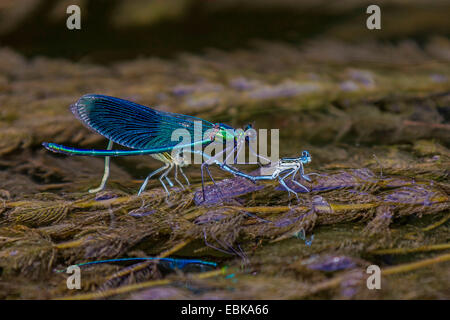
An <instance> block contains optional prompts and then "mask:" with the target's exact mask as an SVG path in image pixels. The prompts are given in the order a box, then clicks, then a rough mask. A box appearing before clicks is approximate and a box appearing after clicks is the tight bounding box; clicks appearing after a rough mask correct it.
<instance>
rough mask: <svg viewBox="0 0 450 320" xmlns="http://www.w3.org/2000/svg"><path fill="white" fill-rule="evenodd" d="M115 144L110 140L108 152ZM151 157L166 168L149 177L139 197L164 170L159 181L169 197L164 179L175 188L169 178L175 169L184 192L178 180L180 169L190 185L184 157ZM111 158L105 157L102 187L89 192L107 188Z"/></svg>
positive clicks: (152, 173) (165, 154)
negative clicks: (184, 169)
mask: <svg viewBox="0 0 450 320" xmlns="http://www.w3.org/2000/svg"><path fill="white" fill-rule="evenodd" d="M113 144H114V142H113V141H111V140H109V142H108V146H107V150H112V147H113ZM151 156H152V157H153V158H155V159H157V160H160V161H162V162H164V166H162V167H161V168H159V169H157V170H155V171H153V172H151V173H150V174H149V175H148V176H147V178H146V179H145V181H144V183H143V184H142V186H141V188H140V189H139V192H138V195H140V194H141V193H142V192H143V191H144V189H145V187H146V186H147V184H148V181H149V179H150V178H151V177H153V176H154V175H156V174H158V173H160V172H161V171H164V170H165V171H164V172H163V174H162V175H161V176H160V177H159V181H160V182H161V184H162V186H163V188H164V190H165V191H166V193H167V195H170V192H169V190H168V189H167V186H166V184H165V183H164V181H163V179H166V181H167V183H168V184H169V187H173V186H174V184H173V183H172V181H171V180H170V179H169V177H168V176H167V175H168V174H169V173H170V171H171V170H172V169H173V167H175V181H176V182H177V183H178V184H179V185H180V186H181V188H183V190H184V189H185V188H184V185H183V184H182V183H181V181H179V180H178V168H179V169H180V172H181V174H182V175H183V177H184V179H185V180H186V182H187V185H188V186H189V185H190V183H189V180H188V178H187V177H186V175H185V174H184V172H183V169H182V168H181V167H184V166H186V165H187V164H186V163H185V161H184V159H183V158H182V157H180V156H178V157H177V158H176V159H172V156H171V155H170V153H167V152H165V153H159V154H154V155H153V154H152V155H151ZM110 158H111V157H105V169H104V172H103V177H102V181H101V183H100V185H99V186H98V187H97V188H93V189H90V190H89V192H90V193H97V192H99V191H102V190H103V189H104V188H105V185H106V182H107V181H108V178H109V172H110V169H109V165H110Z"/></svg>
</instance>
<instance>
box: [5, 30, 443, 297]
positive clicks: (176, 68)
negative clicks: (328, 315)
mask: <svg viewBox="0 0 450 320" xmlns="http://www.w3.org/2000/svg"><path fill="white" fill-rule="evenodd" d="M449 56H450V43H449V42H448V40H447V39H443V38H432V39H429V40H428V41H426V42H425V43H424V44H423V46H420V47H419V46H418V45H417V44H416V43H414V42H412V41H406V42H400V43H398V44H396V45H394V44H381V43H376V42H368V43H365V44H364V43H363V44H358V45H356V44H354V45H350V44H345V43H341V42H335V41H329V40H324V39H322V40H316V41H312V42H310V43H307V44H305V45H303V46H301V47H295V46H289V45H285V44H278V43H259V44H256V45H255V48H254V49H251V50H250V49H249V50H238V51H231V52H222V51H217V50H209V51H207V52H205V53H204V54H202V55H190V54H183V55H180V56H179V57H178V58H176V59H173V60H162V59H156V58H149V59H139V60H134V61H126V62H121V63H114V64H112V65H110V66H100V65H90V64H86V63H72V62H68V61H65V60H57V59H48V58H35V59H32V60H26V59H24V58H23V57H22V56H20V55H18V54H17V53H15V52H13V51H11V50H9V49H7V48H1V49H0V298H1V299H16V298H30V299H38V298H40V299H54V298H67V299H102V298H114V299H117V298H125V299H128V298H132V299H180V298H195V299H213V298H214V299H216V298H218V299H300V298H302V299H303V298H308V299H315V298H331V299H346V298H360V299H387V298H394V299H409V298H411V299H412V298H433V299H436V298H445V299H449V298H450V292H449V288H450V284H449V279H450V277H449V270H450V268H449V267H450V262H449V260H450V251H449V247H450V246H449V218H450V210H449V207H450V201H449V200H450V199H449V191H450V184H449V181H448V175H449V168H450V150H449V147H450V145H449V142H450V123H449V117H450V109H449V105H450V93H449V89H450V86H449V77H450V65H449V62H450V58H449ZM85 93H102V94H108V95H112V96H117V97H121V98H124V99H129V100H134V101H136V102H139V103H141V104H144V105H149V106H155V107H157V108H159V109H162V110H167V111H173V112H179V113H185V114H189V115H195V116H199V117H202V118H204V119H207V120H209V121H212V122H219V121H220V122H223V123H227V124H229V125H232V126H234V127H236V128H239V127H243V126H245V125H246V124H247V123H249V122H250V123H252V124H253V126H254V127H255V128H257V129H258V128H279V129H280V155H281V156H298V155H299V154H300V153H301V151H302V150H308V151H309V152H310V153H311V155H312V159H313V161H312V163H311V164H310V165H308V166H307V167H306V168H305V170H306V173H311V172H314V173H317V174H319V175H312V176H311V179H312V182H311V183H309V182H306V181H301V182H302V183H304V185H305V186H307V187H308V188H309V189H311V192H309V193H305V192H301V190H298V191H299V198H300V201H297V199H295V197H292V196H291V197H289V195H288V193H287V192H286V191H285V190H283V189H282V188H281V187H280V186H279V184H278V183H275V182H260V183H257V184H254V183H252V182H249V181H246V180H244V179H242V178H235V177H232V176H230V175H227V174H226V173H224V172H220V170H218V169H217V168H212V171H213V175H214V177H215V180H216V182H217V184H216V186H214V185H213V184H212V183H211V182H210V181H208V184H207V187H206V198H205V201H203V197H202V194H201V191H200V168H199V166H195V165H194V166H191V167H189V168H188V169H187V170H186V173H187V175H188V176H189V177H190V179H191V181H192V185H191V186H190V187H189V188H188V189H186V190H181V189H180V188H178V189H174V190H172V193H171V196H170V197H166V196H165V193H164V190H163V189H162V187H161V185H160V184H159V182H158V180H157V179H155V180H152V181H151V182H150V184H149V186H148V188H147V191H146V192H144V193H143V194H142V196H141V197H138V196H137V195H136V194H137V191H138V189H139V186H140V183H142V180H143V179H144V178H145V177H146V175H147V174H148V173H149V172H150V171H152V170H154V169H156V168H158V167H159V166H161V164H160V163H158V162H157V161H155V160H153V159H151V158H150V157H131V158H122V159H112V161H111V162H112V168H111V176H110V180H109V181H108V183H107V187H106V189H105V190H104V191H102V192H100V193H97V194H90V193H88V191H87V190H89V189H90V188H93V187H96V186H97V185H98V184H99V183H100V179H101V176H102V173H103V159H102V158H89V157H68V156H63V155H56V154H53V153H50V152H48V151H46V150H44V149H43V148H42V146H41V142H43V141H51V142H56V143H62V144H65V145H71V146H79V147H83V148H105V147H106V144H107V141H105V139H104V138H102V137H101V136H98V135H96V134H95V133H92V132H90V131H88V130H87V129H86V128H84V127H83V126H82V124H81V123H80V122H79V121H78V120H76V119H75V117H74V116H73V115H72V114H71V113H70V112H69V110H68V106H69V105H70V104H71V103H73V102H74V101H76V100H77V99H78V98H79V97H80V96H81V95H83V94H85ZM239 168H240V169H241V170H244V171H246V172H251V171H254V170H258V167H257V166H239ZM288 185H289V186H290V187H292V188H294V187H295V185H293V184H292V183H291V182H288ZM139 257H141V258H142V257H161V258H162V257H169V258H177V259H197V260H203V261H209V262H215V263H217V267H214V266H213V265H205V264H201V263H197V264H195V263H192V264H186V265H183V264H182V265H181V266H178V267H177V265H175V266H174V264H171V263H168V262H164V261H163V260H161V261H158V260H145V261H140V260H136V261H129V260H127V261H116V262H109V263H102V264H91V265H85V266H81V289H80V290H69V289H68V288H67V286H66V279H67V277H68V276H69V274H67V273H65V272H60V271H61V270H63V271H64V270H65V268H67V267H68V266H70V265H73V264H79V263H85V262H91V261H99V260H105V259H119V258H139ZM372 264H375V265H378V266H380V268H381V271H382V282H381V286H382V289H381V290H369V289H368V288H367V286H366V279H367V277H368V274H367V273H366V268H367V267H368V266H369V265H372Z"/></svg>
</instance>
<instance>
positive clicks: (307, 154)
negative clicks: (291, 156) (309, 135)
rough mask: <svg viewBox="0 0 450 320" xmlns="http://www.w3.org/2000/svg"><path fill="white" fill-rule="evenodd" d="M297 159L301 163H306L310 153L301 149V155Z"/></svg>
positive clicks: (309, 160) (309, 159) (308, 160)
mask: <svg viewBox="0 0 450 320" xmlns="http://www.w3.org/2000/svg"><path fill="white" fill-rule="evenodd" d="M299 160H300V161H301V162H302V163H303V164H307V163H310V162H311V155H310V154H309V152H308V151H306V150H305V151H303V152H302V156H301V157H300V158H299Z"/></svg>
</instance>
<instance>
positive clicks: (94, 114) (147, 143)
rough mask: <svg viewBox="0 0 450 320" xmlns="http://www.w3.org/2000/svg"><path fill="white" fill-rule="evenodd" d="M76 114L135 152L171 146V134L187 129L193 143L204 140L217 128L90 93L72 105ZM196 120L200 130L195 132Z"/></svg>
mask: <svg viewBox="0 0 450 320" xmlns="http://www.w3.org/2000/svg"><path fill="white" fill-rule="evenodd" d="M70 109H71V111H72V112H73V114H74V115H75V116H76V117H77V118H78V119H79V120H81V121H82V122H83V124H85V125H86V126H87V127H88V128H90V129H92V130H94V131H95V132H97V133H99V134H101V135H102V136H105V137H106V138H108V139H110V140H112V141H114V142H115V143H118V144H120V145H122V146H125V147H129V148H132V149H150V148H164V147H172V146H175V145H177V144H178V143H179V141H172V140H171V137H172V132H173V131H174V130H176V129H186V130H187V131H188V132H189V134H190V136H191V141H192V142H194V141H200V140H202V139H203V133H204V132H205V131H206V130H208V129H211V128H212V127H213V126H214V125H213V124H212V123H210V122H208V121H205V120H202V119H200V118H196V117H191V116H186V115H182V114H177V113H171V112H164V111H158V110H154V109H151V108H149V107H146V106H142V105H140V104H137V103H134V102H131V101H127V100H122V99H119V98H114V97H109V96H104V95H97V94H87V95H84V96H82V97H81V98H80V99H79V100H78V101H77V102H76V103H75V104H73V105H71V106H70ZM194 121H198V122H199V123H198V124H197V126H199V125H200V124H201V130H198V129H197V130H196V131H195V132H194Z"/></svg>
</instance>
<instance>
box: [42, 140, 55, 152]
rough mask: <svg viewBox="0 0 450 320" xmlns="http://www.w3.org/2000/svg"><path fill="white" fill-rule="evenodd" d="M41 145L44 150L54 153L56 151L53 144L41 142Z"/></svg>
mask: <svg viewBox="0 0 450 320" xmlns="http://www.w3.org/2000/svg"><path fill="white" fill-rule="evenodd" d="M42 145H43V146H44V148H45V149H47V150H50V151H53V152H56V150H55V148H54V143H50V142H42Z"/></svg>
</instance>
